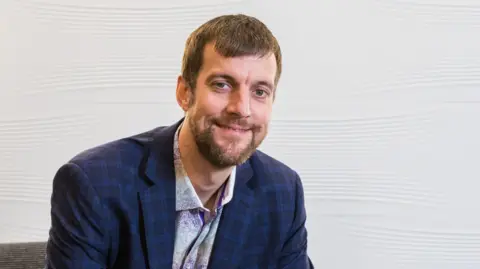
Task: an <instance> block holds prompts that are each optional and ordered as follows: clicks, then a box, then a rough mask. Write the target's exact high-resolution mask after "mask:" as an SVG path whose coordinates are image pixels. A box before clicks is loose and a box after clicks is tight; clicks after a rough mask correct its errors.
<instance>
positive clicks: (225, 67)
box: [199, 44, 277, 85]
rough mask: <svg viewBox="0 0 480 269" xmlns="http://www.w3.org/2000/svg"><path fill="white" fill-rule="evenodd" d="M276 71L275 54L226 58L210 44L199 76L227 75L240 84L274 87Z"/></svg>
mask: <svg viewBox="0 0 480 269" xmlns="http://www.w3.org/2000/svg"><path fill="white" fill-rule="evenodd" d="M276 71H277V63H276V60H275V55H273V53H270V54H267V55H265V56H264V57H259V56H258V55H248V56H239V57H224V56H222V55H221V54H219V53H218V52H217V51H216V50H215V48H214V45H213V44H208V45H206V46H205V49H204V52H203V63H202V68H201V70H200V74H199V75H200V76H205V77H207V76H209V75H211V74H213V73H226V74H228V75H230V76H232V77H233V78H235V79H236V80H238V81H239V82H246V83H253V82H255V81H268V82H269V83H271V84H272V85H273V84H274V81H275V75H276Z"/></svg>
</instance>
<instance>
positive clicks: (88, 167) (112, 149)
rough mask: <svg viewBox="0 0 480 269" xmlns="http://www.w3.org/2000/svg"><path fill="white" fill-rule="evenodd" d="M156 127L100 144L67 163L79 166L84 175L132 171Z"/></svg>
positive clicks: (148, 144)
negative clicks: (101, 170) (109, 170)
mask: <svg viewBox="0 0 480 269" xmlns="http://www.w3.org/2000/svg"><path fill="white" fill-rule="evenodd" d="M162 128H163V127H158V128H155V129H152V130H149V131H146V132H142V133H138V134H135V135H132V136H128V137H123V138H119V139H116V140H112V141H109V142H106V143H104V144H100V145H97V146H94V147H91V148H88V149H86V150H83V151H81V152H79V153H77V154H76V155H74V156H73V157H72V158H71V159H70V160H69V161H68V162H70V163H74V164H76V165H77V166H79V167H80V168H81V169H82V170H83V171H84V172H85V173H86V174H90V173H92V172H95V171H98V169H104V168H109V169H110V168H115V169H129V168H130V169H133V168H135V167H138V165H139V164H140V162H141V160H142V158H143V157H144V156H145V154H146V152H147V150H148V148H149V147H150V145H151V144H152V141H153V138H154V136H155V133H157V132H158V131H159V130H161V129H162Z"/></svg>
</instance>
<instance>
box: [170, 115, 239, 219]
mask: <svg viewBox="0 0 480 269" xmlns="http://www.w3.org/2000/svg"><path fill="white" fill-rule="evenodd" d="M181 127H182V124H180V126H179V127H178V128H177V131H176V132H175V136H174V142H173V155H174V166H175V177H176V206H175V209H176V211H182V210H190V209H195V208H202V209H204V210H208V209H206V208H205V207H204V206H203V204H202V202H201V201H200V198H199V197H198V195H197V193H196V192H195V189H194V188H193V185H192V182H191V181H190V178H189V177H188V175H187V173H186V171H185V169H184V166H183V163H182V160H181V158H180V150H179V146H178V136H179V133H180V129H181ZM235 174H236V167H233V170H232V173H231V174H230V176H229V178H228V179H227V181H226V182H225V184H223V185H222V187H220V190H219V192H218V195H217V198H216V199H215V204H217V205H218V207H221V206H224V205H225V204H227V203H228V202H230V201H231V200H232V197H233V190H234V186H235Z"/></svg>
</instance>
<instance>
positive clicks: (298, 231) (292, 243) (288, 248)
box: [277, 173, 314, 269]
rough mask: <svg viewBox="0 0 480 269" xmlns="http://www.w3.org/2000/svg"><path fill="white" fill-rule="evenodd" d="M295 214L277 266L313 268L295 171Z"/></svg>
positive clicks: (296, 268)
mask: <svg viewBox="0 0 480 269" xmlns="http://www.w3.org/2000/svg"><path fill="white" fill-rule="evenodd" d="M295 176H296V180H295V190H294V191H295V197H296V198H295V208H296V210H295V215H294V219H293V223H292V226H291V229H290V232H289V235H288V237H287V240H286V242H285V244H284V245H283V248H282V253H281V257H280V259H279V262H278V267H277V268H282V269H313V268H314V267H313V264H312V261H311V260H310V258H309V257H308V254H307V229H306V227H305V222H306V211H305V199H304V192H303V186H302V182H301V180H300V177H299V176H298V174H297V173H295Z"/></svg>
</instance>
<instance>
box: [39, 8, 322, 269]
mask: <svg viewBox="0 0 480 269" xmlns="http://www.w3.org/2000/svg"><path fill="white" fill-rule="evenodd" d="M281 66H282V65H281V52H280V47H279V45H278V43H277V40H276V39H275V37H274V36H273V35H272V33H271V32H270V31H269V29H268V28H267V27H266V26H265V25H264V24H263V23H262V22H260V21H259V20H258V19H256V18H253V17H250V16H246V15H225V16H220V17H217V18H214V19H212V20H210V21H208V22H206V23H205V24H203V25H202V26H200V27H199V28H198V29H197V30H195V31H194V32H193V33H192V34H191V35H190V37H189V38H188V40H187V42H186V47H185V52H184V57H183V64H182V74H181V76H179V78H178V80H177V89H176V97H177V102H178V104H179V105H180V107H181V108H182V109H183V110H184V111H185V117H184V118H183V119H181V120H179V121H178V122H177V123H175V124H173V125H171V126H166V127H159V128H156V129H153V130H151V131H149V132H146V133H142V134H138V135H135V136H132V137H128V138H124V139H121V140H118V141H113V142H110V143H107V144H104V145H101V146H98V147H95V148H93V149H89V150H87V151H85V152H82V153H80V154H78V155H77V156H75V157H74V158H73V159H72V160H70V161H69V162H68V163H67V164H65V165H63V166H62V167H61V168H60V169H59V171H58V172H57V174H56V175H55V178H54V183H53V194H52V198H51V206H52V209H51V220H52V224H51V229H50V234H49V235H50V236H49V240H48V247H47V259H46V262H47V268H56V269H60V268H61V269H69V268H135V269H140V268H153V269H157V268H214V269H217V268H218V269H225V268H228V269H230V268H242V269H247V268H262V269H266V268H292V269H293V268H295V269H297V268H299V269H301V268H313V266H312V265H311V262H310V259H309V258H308V256H307V232H306V229H305V220H306V213H305V207H304V198H303V197H304V195H303V188H302V183H301V181H300V178H299V176H298V174H297V173H296V172H295V171H293V170H292V169H290V168H288V167H287V166H286V165H284V164H282V163H280V162H279V161H277V160H275V159H273V158H272V157H269V156H268V155H266V154H265V153H262V152H260V151H257V150H256V148H257V147H258V146H259V145H260V143H261V142H262V141H263V139H264V138H265V136H266V134H267V131H268V126H269V122H270V114H271V111H272V104H273V101H274V98H275V93H276V92H275V91H276V86H277V83H278V80H279V78H280V74H281Z"/></svg>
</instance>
